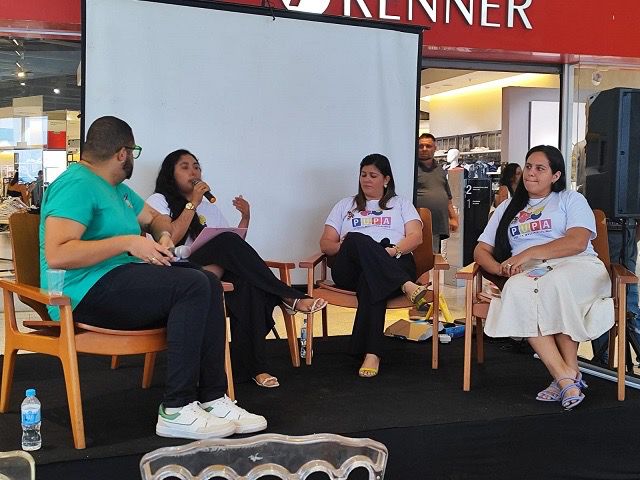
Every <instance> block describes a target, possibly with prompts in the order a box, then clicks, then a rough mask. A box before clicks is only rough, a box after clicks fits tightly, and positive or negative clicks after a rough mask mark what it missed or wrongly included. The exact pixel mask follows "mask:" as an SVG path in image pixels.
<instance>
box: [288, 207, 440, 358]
mask: <svg viewBox="0 0 640 480" xmlns="http://www.w3.org/2000/svg"><path fill="white" fill-rule="evenodd" d="M418 213H419V214H420V218H421V219H422V224H423V227H422V244H421V245H420V246H419V247H418V248H417V249H416V250H414V252H413V257H414V259H415V262H416V270H417V273H418V279H417V283H419V284H422V285H429V284H430V283H431V284H432V285H433V289H432V290H429V291H428V292H427V296H426V297H425V300H426V301H427V302H432V303H433V316H432V318H433V319H434V322H437V319H438V316H439V306H438V302H439V297H440V272H441V271H443V270H448V269H449V264H448V263H447V262H446V261H445V260H444V259H443V258H442V256H441V255H440V254H434V253H433V247H432V245H431V242H432V235H431V212H430V211H429V209H428V208H419V209H418ZM327 258H328V257H327V256H326V255H325V254H323V253H317V254H315V255H313V256H312V257H309V258H307V259H305V260H303V261H301V262H300V264H299V265H300V268H306V269H307V293H308V294H309V295H310V296H314V295H317V296H319V297H322V298H324V299H325V300H326V301H327V302H328V303H329V304H330V305H337V306H340V307H348V308H358V299H357V298H356V293H355V292H352V291H349V290H342V289H339V288H337V287H336V286H335V285H333V284H332V283H331V282H329V281H327ZM318 265H320V278H319V279H317V280H316V278H315V268H316V267H317V266H318ZM431 270H433V280H432V282H429V272H430V271H431ZM410 307H413V305H412V304H411V302H410V301H409V300H408V299H407V298H406V296H404V295H400V296H398V297H395V298H392V299H390V300H389V301H388V302H387V308H388V309H396V308H410ZM437 328H438V327H437V323H436V326H435V329H436V330H437ZM322 335H323V336H324V337H326V336H327V309H326V308H325V309H323V310H322ZM432 345H433V347H432V356H431V368H433V369H436V368H438V341H437V336H436V337H435V339H434V340H433V342H432ZM306 347H307V365H311V360H312V358H311V357H312V355H311V354H310V352H312V351H313V350H312V347H313V315H308V316H307V345H306Z"/></svg>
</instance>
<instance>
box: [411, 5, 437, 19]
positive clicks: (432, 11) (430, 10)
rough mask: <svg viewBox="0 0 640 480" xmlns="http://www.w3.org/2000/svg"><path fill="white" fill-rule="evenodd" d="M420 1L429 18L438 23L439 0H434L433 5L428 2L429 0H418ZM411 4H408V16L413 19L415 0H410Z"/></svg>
mask: <svg viewBox="0 0 640 480" xmlns="http://www.w3.org/2000/svg"><path fill="white" fill-rule="evenodd" d="M418 1H419V2H420V5H422V8H423V9H424V11H425V13H426V14H427V15H428V16H429V18H430V19H431V21H432V22H433V23H436V1H437V0H433V5H429V4H428V3H427V0H418ZM408 3H409V6H408V17H409V20H413V0H409V2H408Z"/></svg>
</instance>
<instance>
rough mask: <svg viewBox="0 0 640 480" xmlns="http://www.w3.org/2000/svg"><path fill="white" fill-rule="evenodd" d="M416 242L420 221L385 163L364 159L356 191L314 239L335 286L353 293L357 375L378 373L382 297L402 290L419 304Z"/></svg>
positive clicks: (353, 346) (422, 289)
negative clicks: (325, 257) (360, 359)
mask: <svg viewBox="0 0 640 480" xmlns="http://www.w3.org/2000/svg"><path fill="white" fill-rule="evenodd" d="M421 243H422V220H421V219H420V215H419V214H418V212H417V211H416V208H415V207H414V206H413V205H412V204H411V202H410V201H409V200H407V199H405V198H402V197H400V196H398V195H396V192H395V182H394V180H393V173H392V172H391V165H390V164H389V160H388V159H387V157H385V156H384V155H380V154H378V153H374V154H371V155H367V156H366V157H364V159H363V160H362V161H361V162H360V181H359V183H358V193H357V194H356V195H355V196H351V197H347V198H343V199H342V200H340V201H339V202H338V203H337V204H336V205H335V206H334V207H333V209H332V210H331V213H330V214H329V216H328V217H327V220H326V222H325V226H324V232H323V233H322V238H320V250H321V251H322V252H323V253H325V254H326V255H329V256H332V257H334V258H333V259H332V263H331V264H330V265H331V276H332V278H333V281H334V282H335V284H336V286H337V287H339V288H344V289H347V290H355V292H356V296H357V298H358V310H357V312H356V318H355V322H354V325H353V333H352V334H351V342H350V351H351V353H352V354H354V355H363V356H364V360H363V362H362V366H361V367H360V370H359V371H358V375H359V376H361V377H364V378H369V377H374V376H375V375H377V374H378V369H379V367H380V359H381V357H382V338H383V330H384V320H385V313H386V308H387V299H388V298H390V297H394V296H396V295H398V294H399V293H400V291H402V292H404V294H405V295H406V296H407V297H408V298H409V300H411V302H412V303H414V305H416V306H421V305H423V304H424V296H425V293H426V290H427V288H426V287H425V286H422V285H418V284H416V283H415V279H416V264H415V261H414V259H413V255H412V254H411V252H413V250H415V249H416V248H417V247H418V246H419V245H420V244H421Z"/></svg>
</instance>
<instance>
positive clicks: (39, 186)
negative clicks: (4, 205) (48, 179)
mask: <svg viewBox="0 0 640 480" xmlns="http://www.w3.org/2000/svg"><path fill="white" fill-rule="evenodd" d="M43 182H44V177H43V175H42V170H38V176H37V177H36V179H35V181H34V182H32V183H31V185H29V193H30V194H31V205H33V206H34V207H38V208H39V207H40V204H41V203H42V190H43V188H44V183H43Z"/></svg>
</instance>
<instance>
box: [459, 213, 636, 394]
mask: <svg viewBox="0 0 640 480" xmlns="http://www.w3.org/2000/svg"><path fill="white" fill-rule="evenodd" d="M593 213H594V215H595V217H596V230H597V237H596V239H595V240H593V248H594V249H595V251H596V253H597V254H598V258H599V259H600V260H602V263H604V264H605V266H606V267H607V270H608V271H609V274H610V275H611V289H612V292H611V297H612V298H613V303H614V309H615V324H614V326H613V328H612V329H611V331H610V332H609V352H613V351H614V345H615V343H614V340H615V336H616V333H617V336H618V368H617V370H618V400H621V401H622V400H624V395H625V367H626V365H625V364H626V338H625V337H626V299H627V293H626V286H627V284H629V283H634V282H638V277H636V276H635V275H634V274H633V273H631V272H630V271H629V270H627V269H626V268H624V267H623V266H622V265H619V264H612V263H611V260H610V258H609V241H608V238H607V223H606V217H605V214H604V213H603V212H602V211H601V210H594V211H593ZM457 277H458V278H460V279H463V280H465V282H466V295H465V307H466V313H465V332H464V374H463V381H462V388H463V390H464V391H467V392H468V391H469V390H471V350H472V341H471V336H472V334H473V325H474V320H475V327H476V332H475V333H476V350H477V351H476V358H477V362H478V363H483V362H484V351H483V331H484V330H483V329H484V327H483V319H485V318H487V314H488V313H489V303H490V302H491V295H488V294H486V293H484V292H483V291H482V278H483V277H482V270H481V269H480V267H479V266H478V264H476V263H471V264H469V265H467V266H466V267H464V268H462V269H461V270H459V271H458V273H457ZM614 357H615V356H614V355H613V354H610V355H609V366H610V367H613V362H614Z"/></svg>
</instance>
